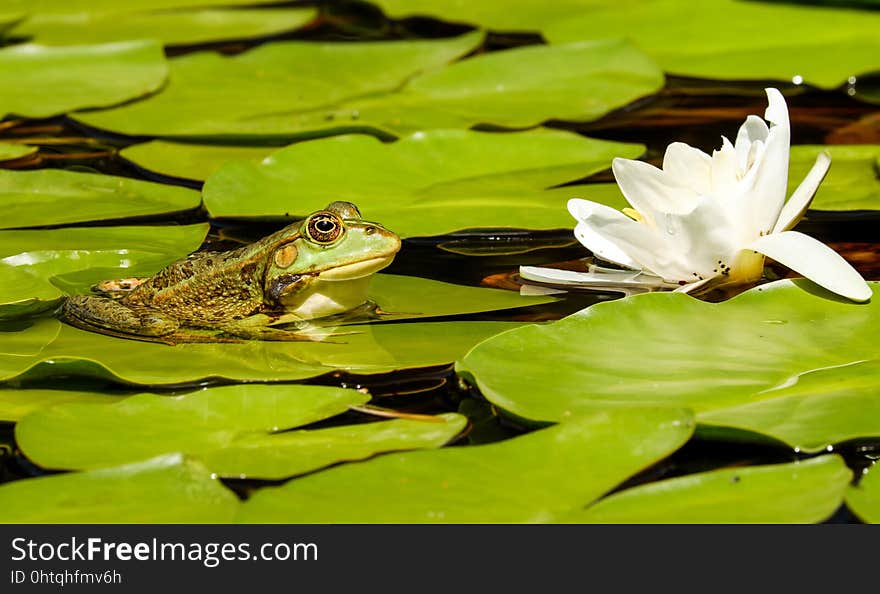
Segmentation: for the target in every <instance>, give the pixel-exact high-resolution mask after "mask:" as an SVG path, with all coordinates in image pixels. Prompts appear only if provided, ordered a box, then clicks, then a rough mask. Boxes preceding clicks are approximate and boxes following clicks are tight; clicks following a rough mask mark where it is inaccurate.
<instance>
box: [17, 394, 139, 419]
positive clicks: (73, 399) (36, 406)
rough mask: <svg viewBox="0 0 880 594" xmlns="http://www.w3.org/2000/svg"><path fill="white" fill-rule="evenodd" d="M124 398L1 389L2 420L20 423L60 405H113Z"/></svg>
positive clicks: (109, 395) (105, 395) (107, 395)
mask: <svg viewBox="0 0 880 594" xmlns="http://www.w3.org/2000/svg"><path fill="white" fill-rule="evenodd" d="M123 398H125V397H124V396H114V395H112V394H105V393H102V392H84V391H81V390H41V389H33V390H19V389H15V388H4V389H0V420H2V421H18V420H19V419H21V418H22V417H24V416H26V415H28V414H30V413H32V412H35V411H38V410H43V409H47V408H51V407H53V406H56V405H59V404H69V403H78V404H111V403H114V402H119V401H120V400H122V399H123Z"/></svg>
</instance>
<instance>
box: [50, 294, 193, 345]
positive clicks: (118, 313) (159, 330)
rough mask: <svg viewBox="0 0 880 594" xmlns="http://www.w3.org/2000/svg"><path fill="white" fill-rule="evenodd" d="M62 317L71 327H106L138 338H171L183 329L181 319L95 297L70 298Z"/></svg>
mask: <svg viewBox="0 0 880 594" xmlns="http://www.w3.org/2000/svg"><path fill="white" fill-rule="evenodd" d="M62 315H63V316H64V317H65V318H66V319H67V320H68V321H69V322H70V323H71V324H73V325H75V326H80V327H85V328H86V329H88V330H91V329H95V328H103V329H106V330H111V331H113V332H116V333H122V334H132V335H134V336H149V337H161V336H167V335H170V334H173V333H174V332H175V331H177V329H178V328H179V327H180V323H179V322H178V321H177V320H175V319H174V318H171V317H169V316H167V315H164V314H162V313H161V312H158V311H156V310H153V309H148V308H132V307H129V306H127V305H125V304H124V303H121V302H119V301H118V300H116V299H112V298H110V297H94V296H91V295H74V296H72V297H70V298H69V299H68V300H67V301H66V302H65V303H64V307H63V309H62Z"/></svg>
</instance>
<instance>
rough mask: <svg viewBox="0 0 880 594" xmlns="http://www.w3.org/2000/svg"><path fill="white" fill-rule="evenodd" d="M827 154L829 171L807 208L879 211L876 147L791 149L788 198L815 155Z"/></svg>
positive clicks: (879, 164)
mask: <svg viewBox="0 0 880 594" xmlns="http://www.w3.org/2000/svg"><path fill="white" fill-rule="evenodd" d="M825 151H827V152H828V153H829V154H830V155H831V169H830V171H829V172H828V176H827V177H826V178H825V181H823V182H822V185H820V186H819V191H818V192H817V193H816V197H815V198H814V199H813V203H812V205H810V208H811V209H813V210H832V211H841V210H880V145H876V144H867V145H859V144H851V145H800V146H793V147H791V166H790V168H789V176H788V178H789V195H790V194H791V192H793V191H794V189H795V188H796V187H797V184H799V183H800V182H801V180H802V179H803V178H804V176H805V175H806V174H807V171H809V170H810V167H812V166H813V163H814V162H815V161H816V157H817V156H818V154H819V153H821V152H825Z"/></svg>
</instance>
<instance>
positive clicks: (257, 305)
mask: <svg viewBox="0 0 880 594" xmlns="http://www.w3.org/2000/svg"><path fill="white" fill-rule="evenodd" d="M400 247H401V240H400V237H398V235H397V234H395V233H394V232H393V231H390V230H388V229H386V228H385V227H383V226H382V225H381V224H379V223H374V222H369V221H366V220H364V219H363V218H362V216H361V212H360V210H359V209H358V207H357V206H356V205H355V204H353V203H351V202H345V201H336V202H331V203H330V204H329V205H327V207H326V208H324V209H322V210H319V211H317V212H314V213H312V214H310V215H309V216H307V217H306V218H305V219H303V220H301V221H297V222H295V223H292V224H290V225H288V226H286V227H284V228H283V229H281V230H279V231H277V232H275V233H272V234H271V235H268V236H266V237H264V238H262V239H260V240H258V241H256V242H254V243H252V244H249V245H245V246H242V247H239V248H236V249H233V250H229V251H224V252H217V251H197V252H195V253H193V254H191V255H189V256H187V257H186V258H183V259H180V260H178V261H176V262H173V263H171V264H169V265H168V266H166V267H165V268H163V269H161V270H159V271H158V272H157V273H156V274H154V275H153V276H150V277H146V278H127V279H117V280H106V281H101V282H100V283H97V284H96V285H95V286H93V294H90V295H73V296H71V297H69V298H68V299H67V300H66V301H65V303H64V304H63V306H62V309H61V318H62V319H63V320H64V321H66V322H67V323H69V324H71V325H73V326H76V327H79V328H81V329H85V330H90V331H95V332H100V333H103V334H109V335H113V336H120V337H124V338H133V339H138V340H145V341H151V342H164V343H166V344H171V345H174V344H178V343H186V342H240V341H241V340H272V341H299V340H316V338H315V335H314V333H310V332H308V331H307V330H308V329H309V328H310V327H311V326H312V325H313V324H314V323H315V322H316V321H317V320H320V319H334V320H338V319H339V317H340V316H342V315H344V314H345V312H352V311H357V310H359V309H363V308H365V307H369V306H370V305H375V304H372V302H370V301H369V300H368V296H367V291H368V288H369V284H370V280H371V279H372V277H373V276H374V275H375V273H377V272H378V271H380V270H382V269H384V268H386V267H387V266H389V265H390V264H391V262H392V261H393V260H394V257H395V255H396V254H397V252H398V251H399V250H400ZM278 326H284V328H279V327H278ZM291 326H293V328H294V330H290V329H289V328H290V327H291ZM303 330H306V331H303ZM319 339H320V338H319Z"/></svg>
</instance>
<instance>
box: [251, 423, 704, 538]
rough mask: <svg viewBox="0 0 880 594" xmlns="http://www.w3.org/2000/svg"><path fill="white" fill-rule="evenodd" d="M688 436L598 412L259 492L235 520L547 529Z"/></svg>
mask: <svg viewBox="0 0 880 594" xmlns="http://www.w3.org/2000/svg"><path fill="white" fill-rule="evenodd" d="M692 431H693V420H692V417H691V414H690V412H689V411H686V410H674V409H669V408H667V409H649V408H633V409H630V410H624V409H620V408H617V409H609V410H605V411H597V412H596V413H595V414H593V415H589V416H585V417H582V418H580V419H578V420H577V421H574V422H571V423H565V424H562V425H558V426H555V427H551V428H549V429H543V430H541V431H535V432H533V433H530V434H527V435H523V436H521V437H517V438H514V439H509V440H505V441H502V442H498V443H494V444H489V445H479V446H468V447H462V448H445V449H440V450H433V451H422V452H408V453H403V454H389V455H385V456H381V457H379V458H376V459H374V460H370V461H367V462H361V463H357V464H346V465H344V466H339V467H335V468H331V469H328V470H326V471H323V472H319V473H315V474H311V475H308V476H305V477H303V478H300V479H296V480H294V481H291V482H289V483H287V484H285V485H283V486H281V487H270V488H265V489H261V490H260V491H258V492H256V493H255V494H254V495H253V496H252V497H251V498H250V499H249V500H248V501H247V503H245V504H244V505H243V506H242V508H241V514H240V516H239V518H238V520H239V521H241V522H247V523H276V522H290V523H317V524H322V523H336V522H342V523H510V522H530V523H536V522H546V521H549V520H550V519H551V518H553V517H554V516H555V515H558V514H560V513H563V512H565V511H566V510H570V509H573V508H576V507H580V506H582V505H585V504H586V503H589V502H590V501H592V500H593V499H595V498H597V497H599V496H600V495H602V494H603V493H605V492H606V491H608V490H609V489H611V488H612V487H614V486H615V485H617V484H619V483H620V482H622V481H623V480H625V479H626V478H628V477H629V476H632V475H633V474H635V473H636V472H638V471H639V470H641V469H643V468H645V467H646V466H648V465H650V464H652V463H654V462H656V461H657V460H659V459H661V458H662V457H664V456H666V455H667V454H669V453H670V452H672V451H674V450H676V449H677V448H678V447H680V446H681V445H682V444H683V443H684V442H685V441H687V439H688V437H689V436H690V434H691V432H692ZM352 485H357V488H352Z"/></svg>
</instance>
